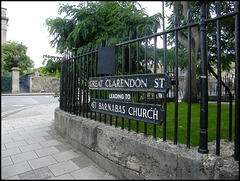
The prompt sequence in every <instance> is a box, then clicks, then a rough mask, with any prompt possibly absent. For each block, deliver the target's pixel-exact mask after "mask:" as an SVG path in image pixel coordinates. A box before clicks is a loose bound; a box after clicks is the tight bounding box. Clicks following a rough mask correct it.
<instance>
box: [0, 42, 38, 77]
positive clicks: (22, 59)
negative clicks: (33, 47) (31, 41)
mask: <svg viewBox="0 0 240 181" xmlns="http://www.w3.org/2000/svg"><path fill="white" fill-rule="evenodd" d="M26 53H27V47H26V46H25V45H23V44H22V43H21V44H19V43H17V42H11V41H8V42H6V43H4V44H2V45H1V58H2V60H1V63H2V65H1V71H2V74H5V75H9V74H11V68H12V67H19V68H20V75H23V73H24V71H27V70H29V69H31V68H33V66H34V62H33V61H32V60H31V59H30V57H29V56H27V55H26Z"/></svg>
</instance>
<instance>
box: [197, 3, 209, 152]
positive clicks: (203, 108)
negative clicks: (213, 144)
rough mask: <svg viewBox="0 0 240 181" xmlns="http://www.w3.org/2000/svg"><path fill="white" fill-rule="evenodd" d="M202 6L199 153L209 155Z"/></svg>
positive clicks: (203, 13)
mask: <svg viewBox="0 0 240 181" xmlns="http://www.w3.org/2000/svg"><path fill="white" fill-rule="evenodd" d="M199 4H200V18H201V20H200V23H199V25H200V49H201V98H200V141H199V149H198V152H199V153H208V152H209V151H208V132H207V129H208V76H207V33H206V23H205V20H206V2H201V1H200V2H199Z"/></svg>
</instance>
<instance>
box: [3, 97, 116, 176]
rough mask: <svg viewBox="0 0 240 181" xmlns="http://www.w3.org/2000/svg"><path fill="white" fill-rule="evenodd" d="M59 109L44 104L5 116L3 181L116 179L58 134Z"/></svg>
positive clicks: (52, 105) (54, 105)
mask: <svg viewBox="0 0 240 181" xmlns="http://www.w3.org/2000/svg"><path fill="white" fill-rule="evenodd" d="M11 95H12V94H11ZM58 106H59V105H58V103H52V104H41V105H34V106H29V107H27V108H24V109H21V110H18V111H15V112H14V111H12V112H8V113H7V112H5V113H4V115H5V116H3V113H2V119H1V179H4V180H8V179H10V180H13V179H14V180H27V179H29V180H51V179H54V180H58V179H62V180H63V179H64V180H67V179H70V180H81V179H84V180H85V179H90V180H93V179H94V180H115V179H117V178H115V177H114V176H112V175H110V174H109V173H107V172H106V171H105V170H104V169H103V168H101V167H100V166H99V165H97V164H96V163H95V162H94V161H93V160H91V159H90V158H88V157H87V156H86V155H84V154H83V153H82V152H81V151H80V150H77V149H76V148H74V147H72V146H71V145H70V144H68V143H67V142H66V140H65V139H64V138H62V137H61V136H59V135H58V134H57V133H56V131H55V130H54V110H55V108H56V107H58Z"/></svg>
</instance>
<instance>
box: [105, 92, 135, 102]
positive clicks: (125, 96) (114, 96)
mask: <svg viewBox="0 0 240 181" xmlns="http://www.w3.org/2000/svg"><path fill="white" fill-rule="evenodd" d="M108 95H109V99H110V100H119V101H132V94H131V93H127V92H109V94H108Z"/></svg>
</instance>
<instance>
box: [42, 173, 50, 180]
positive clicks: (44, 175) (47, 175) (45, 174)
mask: <svg viewBox="0 0 240 181" xmlns="http://www.w3.org/2000/svg"><path fill="white" fill-rule="evenodd" d="M39 177H40V180H44V179H46V178H48V177H51V175H50V174H49V173H48V172H46V173H43V174H41V175H39Z"/></svg>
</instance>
